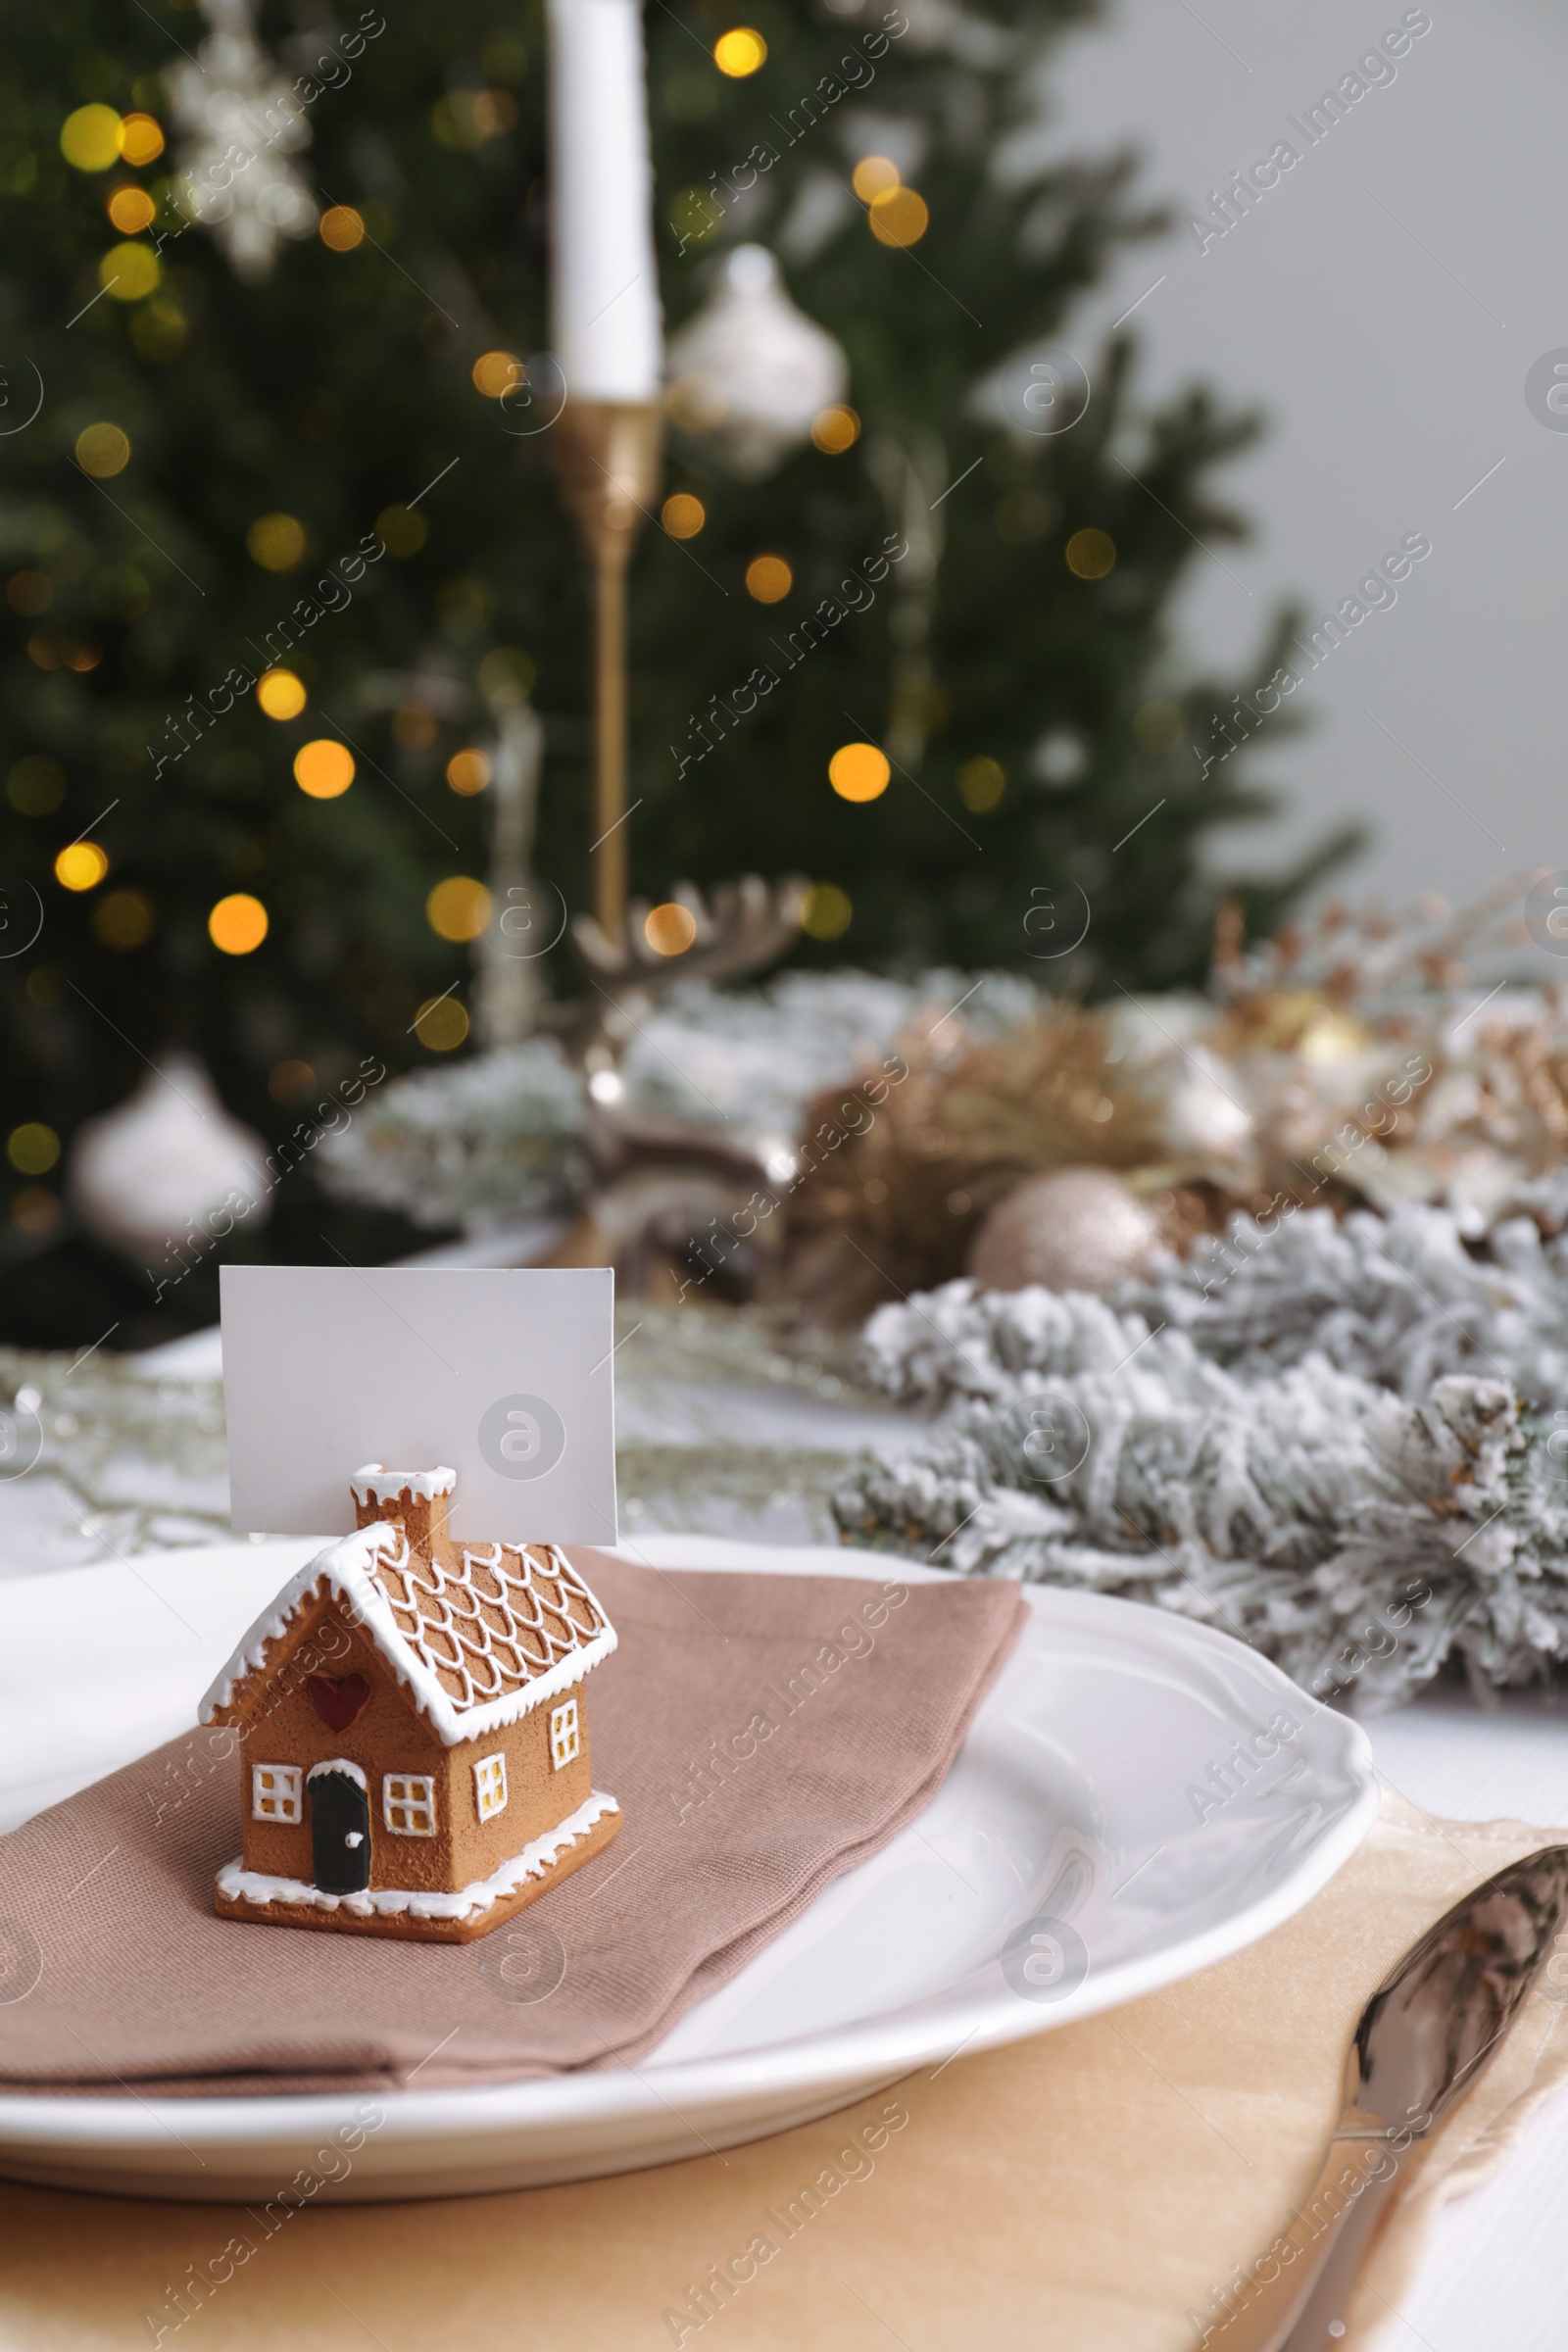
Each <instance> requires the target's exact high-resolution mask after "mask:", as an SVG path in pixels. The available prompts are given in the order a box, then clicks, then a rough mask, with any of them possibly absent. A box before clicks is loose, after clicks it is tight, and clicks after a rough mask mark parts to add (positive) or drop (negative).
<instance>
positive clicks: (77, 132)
mask: <svg viewBox="0 0 1568 2352" xmlns="http://www.w3.org/2000/svg"><path fill="white" fill-rule="evenodd" d="M120 135H121V121H120V117H119V115H118V114H117V113H116V112H115V110H114V108H113V107H112V106H78V107H77V109H76V111H75V113H74V114H73V115H68V116H67V117H66V119H65V122H64V123H62V124H61V126H60V152H61V154H62V155H63V156H64V157H65V159H66V161H67V163H68V164H73V165H74V166H75V168H76V170H77V171H78V172H107V171H108V169H109V167H110V165H111V164H118V163H119V161H120Z"/></svg>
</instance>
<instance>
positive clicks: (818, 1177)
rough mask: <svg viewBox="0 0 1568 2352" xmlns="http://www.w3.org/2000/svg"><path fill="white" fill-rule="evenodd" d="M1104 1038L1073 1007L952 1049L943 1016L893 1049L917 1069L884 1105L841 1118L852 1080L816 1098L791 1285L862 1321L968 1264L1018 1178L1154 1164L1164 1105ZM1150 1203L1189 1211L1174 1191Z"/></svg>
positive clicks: (1099, 1026) (783, 1270)
mask: <svg viewBox="0 0 1568 2352" xmlns="http://www.w3.org/2000/svg"><path fill="white" fill-rule="evenodd" d="M1108 1044H1109V1035H1108V1027H1107V1022H1106V1019H1105V1016H1104V1015H1103V1014H1102V1013H1099V1012H1094V1011H1086V1010H1084V1009H1083V1008H1082V1007H1080V1006H1077V1005H1057V1006H1054V1007H1052V1008H1051V1009H1049V1010H1047V1011H1045V1012H1042V1013H1041V1014H1040V1015H1039V1017H1038V1018H1036V1019H1034V1020H1032V1021H1029V1022H1027V1023H1026V1024H1025V1025H1024V1026H1023V1027H1021V1028H1019V1029H1016V1030H1013V1031H1011V1032H1010V1033H1009V1034H1008V1035H1006V1036H1005V1037H1004V1038H1002V1039H1000V1040H998V1041H997V1042H995V1043H974V1042H972V1041H970V1040H967V1039H964V1038H962V1037H961V1036H960V1038H959V1039H958V1041H957V1042H956V1044H955V1043H953V1042H951V1030H950V1029H947V1027H946V1025H945V1024H944V1023H943V1022H941V1021H940V1020H936V1021H933V1024H932V1026H931V1027H930V1028H927V1029H922V1027H921V1025H920V1024H919V1023H916V1024H915V1025H914V1026H913V1027H912V1028H911V1029H910V1031H909V1032H908V1033H907V1035H906V1036H905V1037H904V1038H903V1039H902V1040H901V1041H900V1046H899V1052H900V1054H901V1055H902V1057H903V1059H904V1061H905V1063H906V1064H907V1069H908V1076H907V1078H906V1079H904V1080H903V1081H902V1083H900V1084H898V1085H896V1086H893V1087H890V1089H889V1091H888V1094H887V1098H886V1100H885V1101H884V1102H883V1103H881V1105H880V1106H879V1107H877V1108H875V1109H874V1110H873V1109H872V1108H871V1106H870V1105H869V1104H865V1105H863V1109H861V1110H858V1109H856V1108H853V1107H852V1108H851V1109H850V1110H849V1113H848V1115H846V1105H854V1103H855V1101H856V1098H855V1092H854V1090H853V1089H850V1090H845V1089H839V1090H836V1091H835V1092H834V1093H832V1094H828V1095H822V1096H819V1097H818V1098H817V1100H816V1102H815V1103H812V1104H811V1106H810V1109H809V1113H808V1116H807V1119H806V1123H805V1128H804V1134H805V1136H806V1138H807V1139H808V1142H807V1152H808V1158H809V1162H810V1163H811V1164H810V1172H809V1174H808V1175H807V1176H806V1177H805V1178H804V1180H803V1181H802V1182H801V1184H800V1185H799V1186H798V1188H797V1189H796V1191H795V1193H794V1194H793V1196H792V1199H791V1204H790V1208H789V1212H788V1222H787V1228H786V1235H785V1248H784V1252H783V1256H782V1260H781V1262H780V1264H779V1266H778V1270H777V1274H776V1277H775V1279H776V1280H777V1281H778V1282H779V1283H780V1285H781V1286H782V1293H783V1295H787V1296H788V1297H789V1298H791V1299H794V1300H795V1301H796V1302H797V1303H798V1304H800V1305H802V1306H804V1307H805V1308H806V1309H807V1310H808V1311H809V1312H810V1313H814V1314H816V1315H818V1316H820V1317H821V1318H823V1319H824V1320H825V1321H828V1322H831V1323H835V1324H843V1323H853V1322H858V1321H859V1320H860V1319H861V1318H862V1317H863V1316H864V1315H866V1314H867V1313H869V1311H870V1309H871V1308H872V1307H873V1306H876V1305H879V1304H880V1303H881V1302H882V1300H883V1299H895V1298H899V1297H901V1296H903V1295H904V1294H905V1293H906V1292H908V1291H912V1290H923V1289H928V1288H929V1287H930V1286H931V1285H932V1284H934V1283H939V1282H946V1281H949V1280H951V1279H952V1278H953V1277H954V1276H955V1275H958V1274H961V1273H962V1272H963V1263H964V1257H965V1254H966V1252H967V1250H968V1246H969V1242H970V1239H971V1237H972V1235H973V1234H974V1232H975V1229H976V1227H977V1226H978V1225H979V1224H980V1222H981V1220H982V1218H983V1217H984V1216H985V1215H986V1212H987V1211H988V1210H989V1209H990V1208H992V1207H994V1206H995V1204H996V1203H997V1202H998V1201H1001V1200H1002V1199H1003V1198H1004V1197H1005V1195H1006V1194H1007V1193H1009V1192H1011V1191H1012V1189H1013V1187H1014V1186H1015V1185H1016V1184H1017V1183H1018V1182H1019V1180H1020V1178H1022V1177H1024V1176H1032V1175H1039V1174H1043V1173H1044V1172H1045V1171H1047V1170H1048V1169H1052V1168H1062V1167H1074V1166H1082V1165H1084V1164H1092V1165H1095V1166H1099V1167H1104V1168H1121V1169H1135V1168H1136V1169H1146V1170H1147V1169H1151V1168H1152V1167H1153V1166H1154V1165H1155V1163H1157V1161H1158V1158H1159V1154H1160V1151H1161V1144H1160V1126H1159V1118H1160V1112H1159V1105H1158V1103H1157V1102H1156V1101H1155V1100H1154V1099H1153V1097H1152V1095H1150V1094H1148V1093H1146V1092H1145V1090H1144V1089H1143V1088H1142V1087H1140V1086H1136V1085H1134V1084H1131V1083H1129V1082H1128V1081H1127V1080H1126V1079H1125V1078H1124V1077H1123V1076H1122V1074H1121V1073H1120V1071H1119V1069H1118V1067H1117V1066H1116V1065H1115V1064H1114V1063H1112V1062H1110V1061H1108V1060H1107V1059H1106V1053H1107V1047H1108ZM865 1114H869V1115H868V1116H866V1115H865ZM862 1118H863V1121H864V1123H860V1122H861V1120H862ZM852 1119H853V1120H854V1121H855V1122H856V1131H851V1125H850V1122H851V1120H852ZM835 1135H837V1136H839V1137H841V1138H842V1140H841V1141H839V1142H838V1143H836V1144H835V1143H834V1142H833V1140H832V1139H833V1137H834V1136H835ZM1154 1205H1156V1206H1157V1207H1158V1208H1159V1209H1160V1210H1161V1212H1162V1214H1165V1215H1166V1216H1167V1218H1168V1219H1174V1220H1175V1221H1176V1222H1177V1223H1180V1222H1182V1221H1183V1218H1182V1211H1181V1208H1180V1205H1179V1204H1177V1203H1175V1202H1174V1201H1171V1200H1170V1199H1169V1198H1168V1196H1166V1197H1157V1196H1156V1199H1155V1201H1154ZM1201 1221H1202V1222H1203V1223H1204V1224H1205V1225H1206V1224H1207V1223H1208V1218H1207V1217H1206V1216H1204V1217H1203V1218H1202V1220H1201Z"/></svg>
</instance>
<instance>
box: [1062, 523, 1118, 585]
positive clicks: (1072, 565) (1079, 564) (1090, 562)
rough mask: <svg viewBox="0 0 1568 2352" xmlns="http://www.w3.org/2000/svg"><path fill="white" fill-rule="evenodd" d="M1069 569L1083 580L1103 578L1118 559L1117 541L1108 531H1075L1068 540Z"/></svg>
mask: <svg viewBox="0 0 1568 2352" xmlns="http://www.w3.org/2000/svg"><path fill="white" fill-rule="evenodd" d="M1066 555H1067V569H1068V570H1069V571H1071V572H1075V573H1076V574H1077V576H1078V578H1079V579H1081V580H1103V578H1104V576H1105V574H1106V572H1107V571H1109V570H1110V568H1111V566H1112V565H1113V564H1114V563H1115V561H1116V542H1115V540H1114V539H1113V538H1112V537H1111V535H1110V533H1109V532H1108V531H1096V530H1087V531H1074V533H1073V535H1072V537H1071V538H1070V539H1069V540H1068V542H1067V548H1066Z"/></svg>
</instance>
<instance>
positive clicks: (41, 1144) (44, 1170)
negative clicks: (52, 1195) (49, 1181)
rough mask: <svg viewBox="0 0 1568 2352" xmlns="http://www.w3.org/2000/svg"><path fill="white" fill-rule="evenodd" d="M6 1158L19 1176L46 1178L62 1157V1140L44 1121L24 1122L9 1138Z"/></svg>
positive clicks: (32, 1120) (28, 1120) (12, 1131)
mask: <svg viewBox="0 0 1568 2352" xmlns="http://www.w3.org/2000/svg"><path fill="white" fill-rule="evenodd" d="M6 1157H7V1159H9V1160H10V1162H11V1165H12V1166H13V1167H14V1168H15V1169H16V1171H17V1173H18V1175H19V1176H46V1175H47V1174H48V1172H49V1170H50V1169H51V1168H52V1167H53V1166H54V1164H55V1161H56V1160H57V1159H58V1158H59V1157H60V1138H59V1136H58V1135H56V1133H55V1131H54V1129H53V1128H52V1127H46V1126H45V1125H44V1123H43V1121H42V1119H27V1120H25V1121H24V1123H23V1124H22V1126H20V1127H13V1128H12V1130H11V1133H10V1134H9V1135H8V1136H7V1138H6Z"/></svg>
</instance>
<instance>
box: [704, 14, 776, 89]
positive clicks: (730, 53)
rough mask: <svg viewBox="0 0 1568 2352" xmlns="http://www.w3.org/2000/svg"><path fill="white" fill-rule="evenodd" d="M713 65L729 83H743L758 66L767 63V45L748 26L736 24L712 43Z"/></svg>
mask: <svg viewBox="0 0 1568 2352" xmlns="http://www.w3.org/2000/svg"><path fill="white" fill-rule="evenodd" d="M713 63H714V65H715V66H716V67H717V68H718V70H719V72H720V73H727V74H728V75H729V77H730V79H731V81H744V80H745V78H746V76H747V74H748V73H756V72H757V69H758V67H759V66H765V65H766V63H767V43H766V42H765V41H764V40H763V38H762V36H761V34H760V32H755V31H754V30H753V29H752V27H751V25H735V26H733V28H732V29H731V30H730V31H728V32H721V33H720V34H719V36H718V38H717V40H716V41H715V42H714V43H713Z"/></svg>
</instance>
